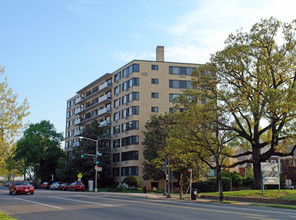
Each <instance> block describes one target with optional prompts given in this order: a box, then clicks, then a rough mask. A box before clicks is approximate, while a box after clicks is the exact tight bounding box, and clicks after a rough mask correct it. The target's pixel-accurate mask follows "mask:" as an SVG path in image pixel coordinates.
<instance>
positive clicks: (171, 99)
mask: <svg viewBox="0 0 296 220" xmlns="http://www.w3.org/2000/svg"><path fill="white" fill-rule="evenodd" d="M179 96H180V94H173V93H170V96H169V97H170V102H174V99H175V98H177V97H179Z"/></svg>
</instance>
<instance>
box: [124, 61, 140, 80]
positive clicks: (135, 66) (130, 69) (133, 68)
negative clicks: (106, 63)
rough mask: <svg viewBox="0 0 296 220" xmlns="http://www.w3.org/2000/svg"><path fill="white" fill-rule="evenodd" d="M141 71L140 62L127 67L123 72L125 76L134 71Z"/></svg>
mask: <svg viewBox="0 0 296 220" xmlns="http://www.w3.org/2000/svg"><path fill="white" fill-rule="evenodd" d="M139 71H140V65H139V64H133V65H131V66H129V67H127V68H125V69H124V70H123V71H122V72H123V77H127V76H128V75H129V74H131V73H133V72H139Z"/></svg>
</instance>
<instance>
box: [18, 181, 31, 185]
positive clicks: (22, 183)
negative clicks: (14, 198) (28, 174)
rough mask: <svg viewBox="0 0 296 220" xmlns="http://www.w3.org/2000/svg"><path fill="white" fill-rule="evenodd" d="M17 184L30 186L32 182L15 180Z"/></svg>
mask: <svg viewBox="0 0 296 220" xmlns="http://www.w3.org/2000/svg"><path fill="white" fill-rule="evenodd" d="M15 185H16V186H19V185H27V186H29V185H30V183H29V182H25V181H24V182H15Z"/></svg>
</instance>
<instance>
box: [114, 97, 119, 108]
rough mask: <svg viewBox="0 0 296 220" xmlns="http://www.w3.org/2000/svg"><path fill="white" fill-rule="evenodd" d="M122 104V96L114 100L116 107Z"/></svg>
mask: <svg viewBox="0 0 296 220" xmlns="http://www.w3.org/2000/svg"><path fill="white" fill-rule="evenodd" d="M119 106H120V98H119V99H116V100H115V101H114V108H117V107H119Z"/></svg>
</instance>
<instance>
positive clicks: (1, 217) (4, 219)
mask: <svg viewBox="0 0 296 220" xmlns="http://www.w3.org/2000/svg"><path fill="white" fill-rule="evenodd" d="M0 220H16V218H12V217H10V216H9V215H6V214H4V213H3V212H0Z"/></svg>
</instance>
